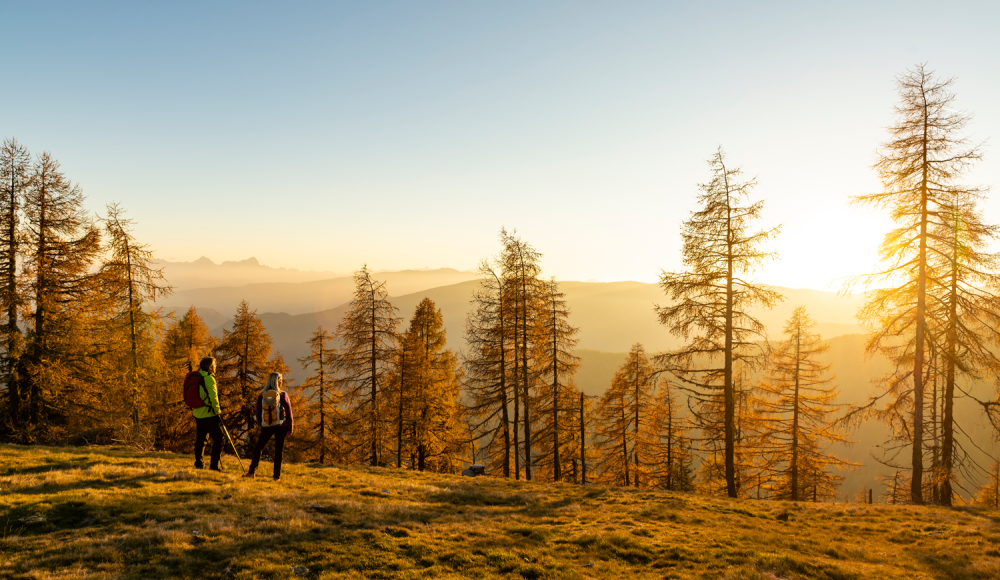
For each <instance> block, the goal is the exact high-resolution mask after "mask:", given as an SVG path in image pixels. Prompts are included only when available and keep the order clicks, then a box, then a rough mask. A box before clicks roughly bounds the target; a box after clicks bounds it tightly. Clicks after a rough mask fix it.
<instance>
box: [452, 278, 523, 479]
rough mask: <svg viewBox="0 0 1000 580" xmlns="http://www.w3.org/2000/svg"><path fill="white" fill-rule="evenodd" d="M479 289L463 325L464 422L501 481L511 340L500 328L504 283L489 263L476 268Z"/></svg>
mask: <svg viewBox="0 0 1000 580" xmlns="http://www.w3.org/2000/svg"><path fill="white" fill-rule="evenodd" d="M479 273H480V276H481V281H480V285H479V287H478V288H476V289H475V290H474V291H473V293H472V300H471V305H472V308H471V309H470V310H469V313H468V315H467V318H466V322H465V336H466V343H467V345H468V348H467V349H466V351H465V353H464V355H463V357H462V366H463V368H464V369H465V379H464V381H463V387H464V391H465V393H466V398H467V402H466V409H467V412H468V417H467V421H468V423H469V426H470V431H471V433H472V437H474V438H475V440H476V441H479V440H482V439H485V440H486V441H485V444H483V445H482V446H481V447H483V449H484V450H485V452H486V456H485V461H486V463H487V464H488V465H489V467H490V468H491V469H492V470H494V471H495V470H499V471H500V472H501V474H502V475H503V477H510V472H511V445H512V443H513V441H512V437H511V420H510V405H511V403H512V400H513V397H512V392H513V390H514V388H513V386H512V385H511V384H510V383H509V382H508V381H509V379H510V377H511V375H512V374H513V373H512V372H511V369H512V367H513V361H512V359H513V357H514V353H513V351H514V348H513V337H512V336H511V335H512V332H511V331H510V329H509V328H508V327H507V325H506V324H505V321H506V320H507V319H508V317H507V312H506V308H507V307H508V306H509V303H508V302H507V301H506V300H505V299H504V296H505V294H506V292H505V281H504V278H503V277H502V276H501V274H500V271H499V268H498V267H496V266H495V265H494V264H491V263H490V262H489V261H485V260H484V261H483V262H482V263H480V265H479Z"/></svg>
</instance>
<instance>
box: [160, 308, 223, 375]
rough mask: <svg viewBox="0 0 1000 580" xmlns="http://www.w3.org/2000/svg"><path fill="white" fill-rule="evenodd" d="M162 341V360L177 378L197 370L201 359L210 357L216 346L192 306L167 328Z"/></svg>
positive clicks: (206, 327) (212, 337) (213, 338)
mask: <svg viewBox="0 0 1000 580" xmlns="http://www.w3.org/2000/svg"><path fill="white" fill-rule="evenodd" d="M163 340H164V358H165V359H166V362H167V365H168V366H169V367H170V371H171V373H173V374H174V376H175V377H178V378H180V377H183V376H184V375H185V374H187V373H189V372H191V371H193V370H195V369H197V368H198V364H199V363H200V362H201V359H202V358H204V357H206V356H208V355H210V354H211V353H212V349H214V348H215V345H216V340H215V337H214V336H212V333H211V331H209V329H208V326H207V325H206V324H205V321H204V320H203V319H202V318H201V316H199V315H198V309H196V308H195V307H194V306H191V307H189V308H188V309H187V312H185V313H184V315H183V316H181V317H180V318H179V319H177V320H176V322H173V323H171V324H170V325H169V326H168V327H167V333H166V335H165V336H164V339H163Z"/></svg>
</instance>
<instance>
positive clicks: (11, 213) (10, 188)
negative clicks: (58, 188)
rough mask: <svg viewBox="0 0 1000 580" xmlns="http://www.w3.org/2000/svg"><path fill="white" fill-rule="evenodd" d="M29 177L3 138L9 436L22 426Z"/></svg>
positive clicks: (1, 248) (0, 194)
mask: <svg viewBox="0 0 1000 580" xmlns="http://www.w3.org/2000/svg"><path fill="white" fill-rule="evenodd" d="M30 177H31V155H30V154H29V153H28V150H27V149H26V148H25V147H24V146H23V145H21V144H20V143H18V142H17V140H16V139H5V140H4V142H3V145H2V147H0V317H2V318H0V320H2V330H0V332H2V333H3V337H2V339H0V342H2V344H0V348H2V349H3V352H2V354H0V357H2V358H0V373H2V376H0V382H2V383H3V384H4V385H5V387H6V389H7V396H6V398H5V399H6V400H5V401H4V403H5V404H6V409H4V410H5V413H4V420H3V423H2V425H3V427H2V429H0V432H4V433H6V434H8V435H13V434H14V431H15V425H18V424H20V423H22V422H23V421H24V419H25V417H23V416H22V404H21V390H20V388H19V387H20V381H19V379H18V375H17V367H18V359H19V358H20V356H21V351H22V349H23V348H24V335H23V334H22V333H21V328H20V326H18V320H20V315H19V312H20V309H21V307H22V306H23V304H24V296H23V292H21V289H20V284H21V276H20V273H21V268H20V264H19V260H20V259H21V257H22V241H23V238H24V231H23V229H22V224H21V209H22V208H23V206H24V199H25V195H26V193H27V188H28V181H29V179H30Z"/></svg>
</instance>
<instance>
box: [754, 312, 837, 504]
mask: <svg viewBox="0 0 1000 580" xmlns="http://www.w3.org/2000/svg"><path fill="white" fill-rule="evenodd" d="M815 326H816V323H815V322H814V321H813V320H812V317H810V316H809V314H808V313H807V312H806V309H805V307H804V306H799V307H796V308H795V310H793V311H792V316H791V318H789V319H788V321H787V322H786V323H785V328H784V336H785V339H784V341H782V342H781V343H780V344H778V346H777V347H776V348H775V349H774V350H773V351H772V353H771V364H770V367H769V373H768V380H767V381H765V382H764V383H763V384H762V388H763V390H764V393H765V395H766V398H765V399H764V400H763V401H762V402H761V405H762V407H763V413H764V415H765V417H766V418H767V421H766V424H767V427H766V431H765V434H764V439H765V441H766V447H767V448H768V451H769V452H770V453H771V454H773V455H774V457H775V458H776V460H777V465H778V467H777V470H778V476H779V477H778V481H777V482H776V487H775V489H774V490H773V494H774V497H776V498H777V499H790V500H792V501H801V500H804V499H807V498H808V495H809V490H811V489H812V488H813V487H814V486H815V485H817V484H819V485H821V487H822V489H823V490H825V492H824V494H823V496H824V497H830V495H829V492H830V491H832V492H835V491H836V487H837V483H839V481H840V480H842V479H843V477H841V476H838V475H835V474H834V473H831V472H830V468H831V467H838V468H844V467H848V466H849V465H851V464H850V463H849V462H847V461H846V460H844V459H841V458H838V457H836V456H834V455H832V454H830V453H829V452H828V450H827V449H828V448H829V446H830V445H833V444H836V443H847V437H846V436H845V435H844V433H843V432H842V429H841V427H840V423H838V422H837V419H839V417H837V416H836V414H837V411H838V409H839V405H837V404H836V403H835V401H836V399H837V395H838V392H837V387H836V385H835V384H833V380H834V379H833V377H831V376H829V370H830V367H829V365H824V364H822V363H820V362H819V358H820V357H821V356H822V355H823V354H824V353H826V352H827V351H828V350H829V349H830V347H829V345H827V344H825V343H823V341H822V338H821V337H820V336H819V335H818V334H815V333H813V332H812V330H813V328H815Z"/></svg>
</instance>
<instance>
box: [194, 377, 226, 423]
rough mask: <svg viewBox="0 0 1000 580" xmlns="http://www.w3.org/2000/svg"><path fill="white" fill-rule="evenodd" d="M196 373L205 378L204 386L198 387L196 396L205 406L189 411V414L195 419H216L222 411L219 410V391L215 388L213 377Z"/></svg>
mask: <svg viewBox="0 0 1000 580" xmlns="http://www.w3.org/2000/svg"><path fill="white" fill-rule="evenodd" d="M198 372H200V373H201V376H202V377H204V378H205V384H204V385H202V386H200V387H198V396H199V397H201V400H202V401H205V403H206V404H205V406H204V407H198V408H197V409H195V410H193V411H191V414H193V415H194V417H195V419H207V418H209V417H217V416H219V415H221V414H222V409H220V408H219V389H218V388H217V387H216V386H215V377H214V376H212V375H211V374H209V373H207V372H205V371H198Z"/></svg>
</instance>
